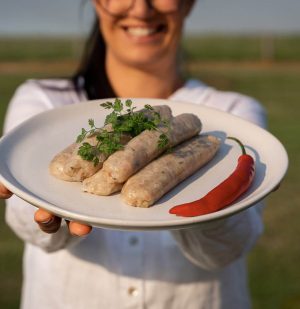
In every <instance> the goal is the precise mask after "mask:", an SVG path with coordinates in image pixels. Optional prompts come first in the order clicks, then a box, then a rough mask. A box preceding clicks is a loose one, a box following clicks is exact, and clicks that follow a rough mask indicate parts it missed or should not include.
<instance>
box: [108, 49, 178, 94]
mask: <svg viewBox="0 0 300 309" xmlns="http://www.w3.org/2000/svg"><path fill="white" fill-rule="evenodd" d="M106 70H107V75H108V79H109V81H110V83H111V85H112V88H113V89H114V91H115V93H116V95H117V96H118V97H124V98H162V99H164V98H168V97H169V96H170V95H171V94H172V93H173V92H174V91H175V90H176V89H178V88H179V87H180V86H182V84H183V79H182V77H181V74H180V72H179V69H178V65H177V64H176V63H175V61H174V62H172V63H169V64H164V65H158V64H157V65H156V66H151V68H145V66H143V67H138V66H132V65H128V64H124V63H121V62H120V61H117V60H116V59H115V58H114V57H111V56H110V55H109V54H108V55H107V58H106Z"/></svg>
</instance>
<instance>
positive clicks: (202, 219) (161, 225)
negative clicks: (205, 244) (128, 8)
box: [0, 98, 289, 230]
mask: <svg viewBox="0 0 300 309" xmlns="http://www.w3.org/2000/svg"><path fill="white" fill-rule="evenodd" d="M120 99H121V100H126V98H120ZM109 100H114V98H108V99H100V100H90V101H84V102H79V103H75V104H70V105H65V106H61V107H57V108H53V109H50V110H46V111H44V112H42V113H39V114H37V115H35V116H33V117H31V118H29V119H27V120H25V121H24V122H22V123H21V124H19V125H18V126H16V127H15V128H13V129H12V130H11V131H9V132H8V133H7V134H5V135H3V136H2V137H1V139H0V149H1V147H2V144H5V142H6V140H7V139H10V138H11V136H13V135H14V134H15V132H18V131H19V130H20V129H21V128H23V127H26V126H27V125H28V123H30V122H32V121H35V120H36V119H40V118H41V117H45V115H49V114H51V113H57V112H59V111H62V110H63V109H64V110H68V109H70V110H72V109H74V108H76V106H79V105H80V106H82V104H93V105H94V104H99V103H100V102H103V101H109ZM132 100H133V101H134V100H135V101H139V102H141V101H151V102H152V104H153V103H155V105H158V104H168V103H169V104H168V105H170V103H171V104H173V105H174V104H184V105H189V106H191V107H193V108H198V109H200V110H201V109H203V110H210V111H211V110H213V112H214V113H216V114H220V115H226V116H225V117H229V118H236V119H238V121H241V122H246V123H248V125H250V126H254V127H255V128H256V129H259V130H262V132H264V134H266V135H267V136H269V137H270V138H272V139H273V140H274V142H276V143H277V145H278V146H279V147H280V148H281V151H282V155H283V156H284V157H285V158H284V166H283V167H282V173H281V177H280V178H279V179H277V181H276V183H275V184H274V186H273V188H272V189H274V188H275V187H276V185H278V184H279V183H280V182H281V181H282V179H283V178H284V177H285V175H286V173H287V170H288V165H289V158H288V153H287V151H286V149H285V147H284V146H283V144H282V143H281V142H280V140H279V139H278V138H277V137H276V136H274V135H273V134H272V133H271V132H269V131H267V130H266V129H264V128H261V127H259V126H257V125H256V124H254V123H252V122H250V121H248V120H245V119H243V118H240V117H238V116H236V115H233V114H230V113H228V112H225V111H222V110H219V109H217V108H212V107H207V106H203V105H197V104H194V103H191V102H185V101H179V100H168V99H167V100H165V99H149V98H135V99H132ZM167 102H168V103H167ZM2 164H3V163H0V181H1V182H2V183H3V184H4V185H5V186H6V187H7V188H8V189H9V190H11V191H12V192H14V193H15V194H16V195H17V196H18V197H19V198H21V199H23V200H25V201H26V202H29V203H30V204H32V205H34V206H36V207H42V208H45V209H47V210H49V211H52V212H54V213H55V214H57V215H59V216H62V217H64V218H67V219H71V220H76V221H80V222H84V223H87V224H89V223H92V225H93V226H95V227H103V228H116V229H125V230H128V229H130V230H158V229H180V228H186V227H188V226H193V225H197V224H201V223H206V222H211V221H215V220H219V219H221V218H224V217H228V216H231V215H233V214H235V213H237V212H240V211H243V210H244V209H246V208H249V207H251V206H252V205H254V204H257V203H258V201H261V200H262V199H264V198H265V197H266V196H267V195H268V194H269V193H270V192H271V191H272V189H268V190H264V191H262V192H261V193H260V195H259V196H258V199H257V200H255V201H254V202H252V203H247V201H246V202H245V201H244V203H243V202H242V203H240V205H239V207H237V208H234V209H233V208H230V206H233V205H235V203H233V204H232V205H230V206H229V207H227V208H225V209H223V210H221V211H218V212H215V213H211V214H209V215H204V216H198V217H192V218H182V220H180V222H179V221H178V220H171V219H169V220H168V221H155V224H154V222H153V221H148V222H149V223H148V224H146V225H145V222H141V223H140V224H139V222H137V221H129V222H128V221H126V220H125V221H124V220H122V219H107V218H100V219H101V220H100V221H101V222H99V218H98V219H97V220H96V221H95V220H91V217H90V216H88V215H82V214H77V213H76V214H74V213H72V212H70V211H68V210H65V209H62V208H61V207H59V206H58V205H54V204H53V203H51V202H47V201H44V200H43V199H41V198H40V197H36V196H35V197H34V196H32V194H31V195H30V193H28V192H26V191H25V190H22V189H20V188H18V185H21V186H22V187H23V185H22V184H20V183H19V182H18V181H17V180H16V181H17V185H15V184H13V183H11V181H9V180H8V179H6V177H5V175H4V176H3V172H2ZM7 168H8V167H7ZM113 221H114V222H115V223H112V222H113ZM133 223H134V224H133Z"/></svg>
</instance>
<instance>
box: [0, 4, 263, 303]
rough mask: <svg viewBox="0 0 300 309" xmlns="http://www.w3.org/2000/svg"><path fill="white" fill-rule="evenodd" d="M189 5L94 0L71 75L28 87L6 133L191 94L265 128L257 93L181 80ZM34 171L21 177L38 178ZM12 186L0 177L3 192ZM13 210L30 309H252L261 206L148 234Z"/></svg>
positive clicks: (13, 204)
mask: <svg viewBox="0 0 300 309" xmlns="http://www.w3.org/2000/svg"><path fill="white" fill-rule="evenodd" d="M193 4H194V1H193V0H181V1H179V0H165V1H162V0H161V1H159V0H154V1H150V0H135V1H127V0H110V1H108V0H107V1H104V0H103V1H102V0H94V1H93V5H94V9H95V13H96V22H95V24H94V28H93V30H92V32H91V36H90V38H89V40H88V41H87V45H86V50H85V53H84V55H83V58H82V61H81V63H80V65H79V67H78V70H77V72H76V74H75V76H73V77H70V78H68V79H47V80H29V81H27V82H26V83H24V84H23V85H21V86H20V87H19V88H18V90H17V91H16V93H15V95H14V97H13V98H12V100H11V103H10V105H9V108H8V113H7V116H6V121H5V132H8V131H9V130H11V129H12V128H14V127H15V126H17V125H18V124H19V123H21V122H23V121H25V120H26V119H29V118H30V117H32V116H34V115H36V114H38V113H41V112H43V111H46V110H49V109H53V108H57V107H60V106H63V105H69V104H75V103H80V102H85V101H87V100H92V99H100V98H112V97H124V98H132V99H134V98H147V97H148V98H163V99H169V102H170V106H171V107H172V104H173V103H174V101H186V102H190V103H193V104H200V105H206V106H210V107H213V108H217V109H219V110H222V111H225V112H228V113H232V114H234V115H236V116H239V117H242V118H245V119H247V120H248V121H252V122H254V123H256V124H257V125H260V126H264V125H265V113H264V110H263V109H262V107H261V105H260V104H259V103H258V102H256V101H255V100H253V99H252V98H249V97H246V96H243V95H241V94H238V93H233V92H230V93H226V92H222V91H218V90H216V89H214V88H212V87H209V86H207V85H205V84H204V83H202V82H200V81H197V80H184V77H183V74H182V72H181V71H180V69H179V67H180V64H179V61H178V51H179V46H180V41H181V37H182V32H183V27H184V24H185V20H186V17H187V16H188V14H189V12H190V11H191V10H192V8H193ZM83 104H84V103H83ZM174 104H176V103H174ZM86 106H88V104H87V105H86ZM137 107H141V106H137ZM64 116H65V115H64ZM95 118H96V115H95ZM95 120H97V119H95ZM203 121H205V119H203ZM216 121H217V120H216ZM53 126H54V124H53ZM55 129H56V128H55ZM49 130H50V131H51V132H52V131H53V133H54V134H63V132H56V131H55V130H53V127H49ZM220 130H222V128H220ZM62 131H63V130H62ZM47 147H48V148H49V143H48V144H47V142H45V148H47ZM49 151H52V152H53V149H49ZM46 168H47V167H45V170H46ZM39 171H40V169H39ZM34 172H35V171H34V170H33V171H32V174H31V175H24V177H31V180H32V179H33V178H32V177H33V175H35V174H34ZM33 181H34V180H33ZM53 181H59V180H56V179H53ZM56 184H57V185H58V186H59V182H58V183H56ZM52 194H53V193H52ZM63 194H64V193H63ZM9 195H10V193H9V192H7V191H6V190H5V188H3V187H1V186H0V197H1V198H7V197H9ZM56 198H58V199H60V197H59V196H58V197H56ZM108 198H109V197H108ZM86 201H87V202H88V198H87V200H86ZM101 206H103V205H99V209H100V210H101ZM124 206H125V205H124ZM82 207H85V205H82ZM111 211H113V208H112V209H111ZM153 211H155V209H154V208H153ZM33 217H34V219H35V221H36V222H37V223H38V224H36V223H35V222H34V221H33ZM6 219H7V223H8V224H9V225H10V227H11V228H12V229H13V230H14V231H15V233H16V234H17V235H18V236H19V237H20V238H21V239H22V240H24V242H25V244H26V246H25V248H26V249H25V258H24V280H23V282H24V287H23V289H22V292H23V295H22V308H23V309H29V308H30V309H37V308H39V309H40V308H42V309H53V308H69V307H70V308H76V309H81V308H82V309H85V308H90V309H94V308H120V309H121V308H129V307H130V308H145V307H147V308H155V309H160V308H164V309H165V308H168V309H169V308H170V309H173V308H174V309H175V308H187V309H196V308H202V307H207V308H211V309H217V308H220V309H221V308H222V309H227V308H228V309H231V308H243V309H245V308H249V307H250V300H249V297H248V291H247V274H246V268H245V258H246V254H247V253H248V251H249V250H250V249H251V248H252V247H253V245H254V244H255V241H256V239H257V238H258V236H259V235H260V234H261V231H262V220H261V205H256V206H253V207H252V208H250V209H246V210H244V211H242V212H240V213H238V214H236V215H233V216H232V217H228V218H225V219H222V220H220V221H218V222H214V223H207V224H205V225H203V226H202V225H200V226H197V227H194V228H186V229H182V230H176V231H171V230H170V231H169V230H161V231H153V232H151V233H150V232H133V231H111V230H108V229H92V228H91V227H90V226H88V225H85V224H83V223H80V222H74V221H72V222H69V221H68V220H64V219H62V218H59V217H57V216H54V215H53V214H51V213H49V212H48V211H45V210H42V209H40V210H38V211H36V208H35V207H33V206H32V205H30V204H28V203H27V202H25V201H23V200H21V199H20V198H18V197H17V196H12V197H11V198H9V199H8V201H7V208H6ZM44 232H47V233H48V234H47V233H44ZM89 232H91V233H90V234H89ZM87 234H89V235H87ZM76 235H77V236H76ZM83 235H86V237H78V236H83ZM132 239H135V241H134V242H133V241H132ZM50 252H51V254H50ZM132 291H134V293H132ZM236 291H239V292H238V293H236Z"/></svg>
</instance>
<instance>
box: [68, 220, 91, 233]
mask: <svg viewBox="0 0 300 309" xmlns="http://www.w3.org/2000/svg"><path fill="white" fill-rule="evenodd" d="M91 230H92V227H91V226H89V225H86V224H82V223H79V222H76V221H71V222H69V231H70V233H71V234H72V235H75V236H85V235H87V234H89V233H90V232H91Z"/></svg>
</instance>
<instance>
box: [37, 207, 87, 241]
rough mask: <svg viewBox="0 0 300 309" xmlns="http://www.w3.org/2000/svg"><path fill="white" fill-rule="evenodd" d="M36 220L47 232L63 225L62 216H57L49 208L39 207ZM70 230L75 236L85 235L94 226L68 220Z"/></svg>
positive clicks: (55, 230)
mask: <svg viewBox="0 0 300 309" xmlns="http://www.w3.org/2000/svg"><path fill="white" fill-rule="evenodd" d="M34 220H35V222H36V223H37V224H38V225H39V227H40V229H41V230H42V231H44V232H46V233H49V234H51V233H55V232H57V231H58V229H59V228H60V225H61V218H60V217H57V216H55V215H53V214H51V213H50V212H48V211H47V210H44V209H41V208H40V209H38V210H37V211H36V212H35V214H34ZM67 224H68V227H69V231H70V233H71V234H72V235H75V236H85V235H87V234H89V233H90V232H91V230H92V227H91V226H89V225H85V224H82V223H79V222H75V221H70V222H69V221H67Z"/></svg>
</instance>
